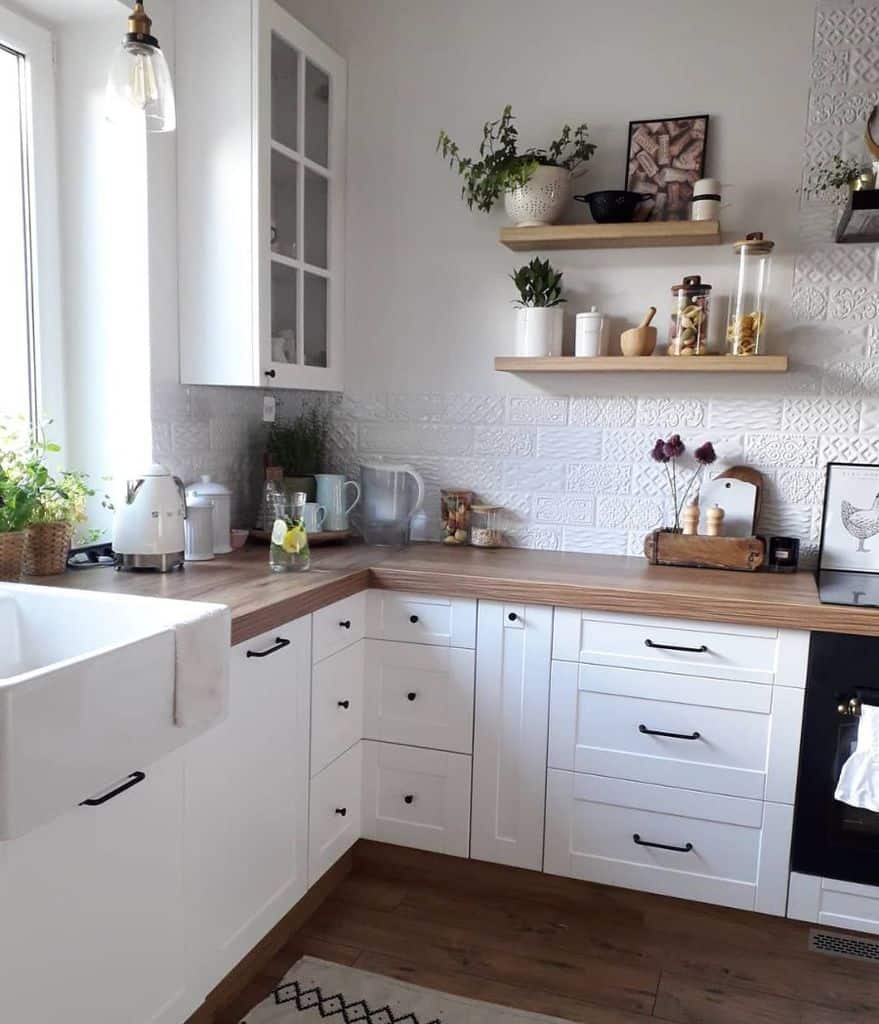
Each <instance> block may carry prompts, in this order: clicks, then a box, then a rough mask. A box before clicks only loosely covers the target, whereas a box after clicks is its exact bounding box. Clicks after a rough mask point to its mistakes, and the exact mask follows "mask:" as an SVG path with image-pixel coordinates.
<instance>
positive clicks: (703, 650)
mask: <svg viewBox="0 0 879 1024" xmlns="http://www.w3.org/2000/svg"><path fill="white" fill-rule="evenodd" d="M644 646H645V647H652V648H653V649H654V650H656V651H686V653H687V654H707V653H708V648H707V647H706V646H705V644H700V645H699V646H698V647H677V646H676V645H675V644H655V643H654V642H653V641H652V640H649V639H648V640H645V641H644Z"/></svg>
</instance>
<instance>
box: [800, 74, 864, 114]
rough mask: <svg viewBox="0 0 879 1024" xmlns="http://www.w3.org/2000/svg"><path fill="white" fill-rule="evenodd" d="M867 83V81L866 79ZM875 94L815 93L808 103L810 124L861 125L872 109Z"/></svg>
mask: <svg viewBox="0 0 879 1024" xmlns="http://www.w3.org/2000/svg"><path fill="white" fill-rule="evenodd" d="M867 81H869V79H867ZM876 100H877V93H876V92H875V91H874V92H857V93H838V92H823V91H815V92H813V93H812V96H811V99H810V103H809V123H810V124H825V123H826V122H830V123H832V124H847V125H852V124H863V123H864V122H865V121H866V120H867V117H868V115H869V113H870V111H871V110H872V109H873V106H874V104H875V103H876Z"/></svg>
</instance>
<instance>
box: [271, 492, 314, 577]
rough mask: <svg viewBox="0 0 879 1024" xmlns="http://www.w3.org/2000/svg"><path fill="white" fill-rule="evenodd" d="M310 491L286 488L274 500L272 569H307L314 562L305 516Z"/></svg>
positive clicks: (288, 570)
mask: <svg viewBox="0 0 879 1024" xmlns="http://www.w3.org/2000/svg"><path fill="white" fill-rule="evenodd" d="M306 501H308V495H307V494H306V493H305V491H294V492H293V493H292V494H284V493H283V492H282V493H280V494H278V495H276V496H274V497H273V500H272V505H273V507H272V509H271V515H272V536H271V543H270V545H269V565H270V566H271V569H272V572H303V571H304V570H305V569H308V568H309V567H310V566H311V555H310V553H309V550H308V534H307V533H306V532H305V523H304V522H303V516H304V513H305V503H306Z"/></svg>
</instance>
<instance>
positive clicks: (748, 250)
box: [726, 231, 775, 356]
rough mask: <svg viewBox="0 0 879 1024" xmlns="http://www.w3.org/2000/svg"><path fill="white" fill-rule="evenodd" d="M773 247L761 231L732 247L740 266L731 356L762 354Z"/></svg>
mask: <svg viewBox="0 0 879 1024" xmlns="http://www.w3.org/2000/svg"><path fill="white" fill-rule="evenodd" d="M774 248H775V242H770V241H769V239H768V238H764V237H763V232H762V231H752V232H751V233H750V234H748V235H745V237H744V238H742V239H740V240H739V241H738V242H736V243H735V245H734V246H733V250H734V251H735V253H736V256H737V257H738V262H739V266H738V280H737V281H736V290H735V293H734V294H733V296H732V299H731V300H730V305H729V322H728V324H727V327H726V344H727V351H728V352H729V354H730V355H731V356H756V355H759V354H760V349H761V345H762V342H763V335H764V332H765V329H766V301H767V297H768V293H769V264H770V262H771V260H772V250H773V249H774Z"/></svg>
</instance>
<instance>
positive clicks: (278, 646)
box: [247, 636, 290, 658]
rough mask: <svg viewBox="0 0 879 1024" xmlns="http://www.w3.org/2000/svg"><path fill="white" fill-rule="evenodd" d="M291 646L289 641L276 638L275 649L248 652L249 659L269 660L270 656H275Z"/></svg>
mask: <svg viewBox="0 0 879 1024" xmlns="http://www.w3.org/2000/svg"><path fill="white" fill-rule="evenodd" d="M289 646H290V641H289V640H285V639H284V638H283V637H282V636H276V637H275V644H274V647H269V648H268V649H267V650H265V651H248V652H247V657H248V658H267V657H268V656H269V655H270V654H274V653H275V651H280V650H282V649H283V648H284V647H289Z"/></svg>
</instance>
